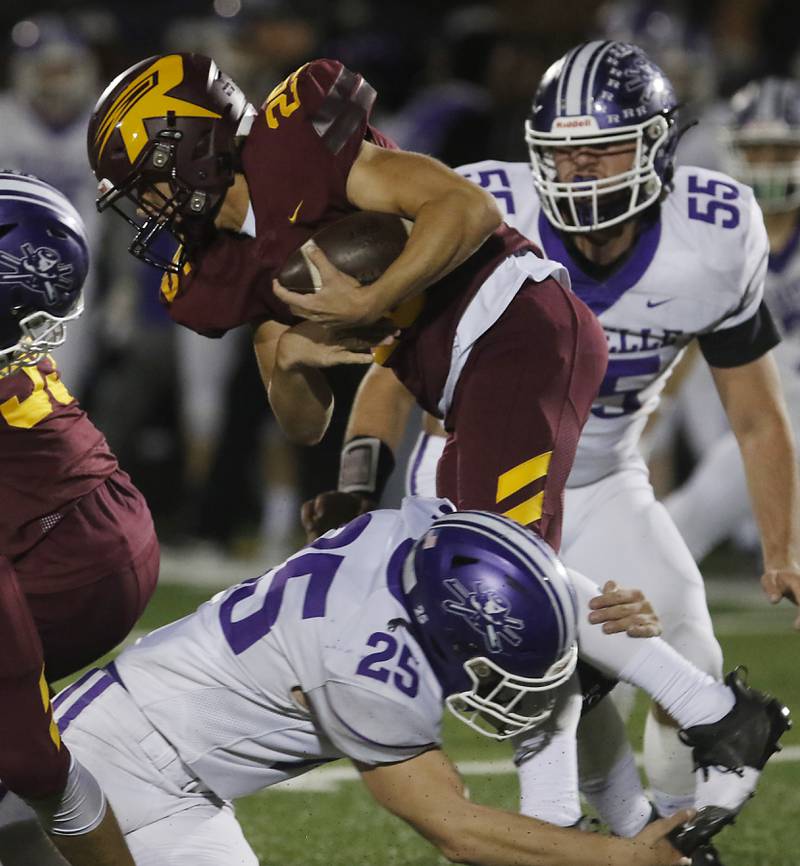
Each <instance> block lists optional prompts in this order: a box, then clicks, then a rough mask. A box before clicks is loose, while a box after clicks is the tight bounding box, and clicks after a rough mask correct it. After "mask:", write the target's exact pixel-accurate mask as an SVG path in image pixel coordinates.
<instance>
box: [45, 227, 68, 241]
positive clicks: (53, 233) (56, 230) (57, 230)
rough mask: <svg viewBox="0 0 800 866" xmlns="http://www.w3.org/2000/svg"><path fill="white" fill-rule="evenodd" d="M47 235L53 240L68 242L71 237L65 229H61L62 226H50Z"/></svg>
mask: <svg viewBox="0 0 800 866" xmlns="http://www.w3.org/2000/svg"><path fill="white" fill-rule="evenodd" d="M47 234H48V235H49V236H50V237H51V238H60V239H61V240H66V239H67V238H68V237H69V235H68V234H67V233H66V232H65V231H64V229H63V228H61V226H56V225H53V226H48V228H47Z"/></svg>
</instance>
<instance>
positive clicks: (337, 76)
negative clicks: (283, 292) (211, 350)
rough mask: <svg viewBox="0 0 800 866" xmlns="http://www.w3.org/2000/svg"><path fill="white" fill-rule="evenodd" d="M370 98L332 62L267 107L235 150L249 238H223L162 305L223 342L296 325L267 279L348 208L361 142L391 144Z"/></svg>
mask: <svg viewBox="0 0 800 866" xmlns="http://www.w3.org/2000/svg"><path fill="white" fill-rule="evenodd" d="M375 96H376V94H375V91H374V90H373V88H372V87H371V86H370V85H369V84H368V83H367V82H366V81H365V80H364V78H363V77H362V76H361V75H359V74H357V73H355V72H352V71H350V70H349V69H347V68H346V67H345V66H343V65H342V64H341V63H339V62H338V61H336V60H314V61H312V62H311V63H307V64H306V65H305V66H302V67H300V69H298V70H297V71H295V72H293V73H292V74H291V75H290V76H289V77H288V78H287V79H286V80H285V81H283V82H281V84H279V85H278V86H277V87H276V88H274V89H273V90H272V91H271V92H270V93H269V95H268V96H267V98H266V99H265V100H264V102H263V104H262V105H261V108H260V109H259V112H258V115H257V116H256V118H255V120H254V123H253V127H252V129H251V131H250V133H249V135H248V137H247V141H246V142H245V145H244V147H243V149H242V166H243V169H244V174H245V178H246V180H247V185H248V189H249V193H250V200H251V204H252V207H253V213H254V215H255V223H256V237H255V238H246V237H243V236H241V235H233V234H231V233H226V232H220V233H219V234H218V235H217V236H216V238H215V239H214V241H213V242H212V243H211V244H210V245H209V246H208V247H207V248H206V249H205V250H203V252H202V253H201V254H200V255H199V256H198V257H197V261H195V262H193V263H192V264H191V265H189V266H188V267H187V269H186V270H185V273H184V274H182V275H181V276H180V278H176V277H174V276H169V275H168V276H167V277H166V278H165V280H164V282H163V283H162V296H163V298H164V300H165V301H166V302H167V304H168V306H169V311H170V315H171V316H172V318H173V319H174V320H175V321H177V322H179V323H181V324H183V325H186V326H188V327H190V328H192V329H193V330H195V331H198V332H199V333H202V334H205V335H208V336H221V335H222V334H223V333H225V331H227V330H229V329H231V328H233V327H236V326H237V325H241V324H244V323H247V322H256V321H260V320H263V319H274V320H276V321H279V322H284V323H286V324H291V323H293V322H294V321H296V320H295V319H294V318H293V317H292V316H291V314H290V313H289V311H288V309H287V308H286V306H285V305H284V304H283V303H281V302H280V301H279V300H278V299H277V298H276V297H275V296H274V294H273V292H272V279H273V277H274V276H275V275H276V274H277V273H278V272H279V271H280V268H281V266H282V265H283V263H284V262H285V261H286V259H287V258H288V257H289V255H290V254H291V253H292V252H293V251H294V250H296V249H297V248H298V247H299V246H301V245H302V244H303V243H304V242H305V241H306V240H307V239H308V238H309V237H310V236H311V235H312V234H313V233H314V232H316V231H317V230H319V229H321V228H323V227H324V226H325V225H327V224H328V223H330V222H333V221H335V220H337V219H339V218H341V217H342V216H344V215H346V214H348V213H351V212H352V211H354V210H355V208H354V207H353V206H352V205H351V204H350V203H349V202H348V200H347V193H346V187H347V177H348V175H349V173H350V169H351V167H352V165H353V162H354V161H355V159H356V157H357V156H358V153H359V149H360V148H361V144H362V142H363V141H364V140H365V139H368V140H370V141H373V142H375V143H376V144H379V145H381V146H392V145H391V142H390V141H389V140H388V139H386V138H385V137H384V136H382V135H381V134H380V133H379V132H378V131H377V130H374V129H373V128H372V127H371V126H370V125H369V115H370V111H371V109H372V105H373V103H374V101H375Z"/></svg>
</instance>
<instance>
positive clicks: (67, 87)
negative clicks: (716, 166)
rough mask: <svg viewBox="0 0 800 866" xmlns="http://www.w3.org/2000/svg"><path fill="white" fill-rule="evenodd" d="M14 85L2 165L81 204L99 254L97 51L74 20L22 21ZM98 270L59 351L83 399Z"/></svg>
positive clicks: (12, 60)
mask: <svg viewBox="0 0 800 866" xmlns="http://www.w3.org/2000/svg"><path fill="white" fill-rule="evenodd" d="M6 39H7V41H10V43H11V44H10V46H9V51H10V55H9V70H8V71H9V76H8V79H9V86H8V89H7V90H6V91H5V92H4V93H3V94H2V95H0V130H2V134H1V135H0V168H2V169H14V170H15V171H23V172H27V173H28V174H35V175H37V176H38V177H40V178H42V179H43V180H45V181H47V182H48V183H50V184H52V185H53V186H55V187H56V188H57V189H60V190H62V191H63V192H64V194H65V195H66V196H67V197H68V198H69V199H70V200H71V201H72V202H74V204H75V207H76V208H77V210H78V212H79V213H80V215H81V217H82V218H83V221H84V223H85V225H86V231H87V234H88V237H89V244H90V250H91V253H92V256H93V258H94V257H95V254H96V253H97V252H99V249H100V243H99V232H100V230H101V226H100V222H99V219H98V217H99V214H98V213H97V211H96V209H95V206H94V200H95V186H96V185H95V181H94V178H93V177H92V175H91V172H90V171H89V170H88V165H87V162H86V124H87V123H88V121H89V114H90V111H91V108H92V105H93V102H94V99H95V97H96V94H97V87H98V82H99V78H98V70H97V63H96V61H95V58H94V55H93V53H92V51H91V49H90V48H89V47H88V45H87V44H86V43H85V41H84V40H83V39H82V37H81V35H80V34H79V33H78V32H77V31H76V30H74V29H73V28H71V27H70V26H69V25H68V24H67V22H66V21H64V20H63V19H61V18H59V17H57V16H54V15H47V16H42V17H39V18H31V19H27V20H22V21H18V22H17V23H16V24H14V26H13V27H12V28H11V30H10V34H7V35H6ZM95 275H96V270H93V271H92V273H91V274H90V275H89V277H88V279H87V280H86V285H85V289H84V295H85V297H86V314H85V315H84V317H83V319H82V320H79V321H78V322H75V324H74V325H73V327H72V329H71V333H70V339H69V341H68V342H67V343H65V345H64V346H63V347H62V348H61V349H59V350H58V351H57V352H56V357H57V359H58V361H59V365H60V367H61V369H63V370H65V371H66V373H67V375H68V377H69V380H70V382H71V383H72V388H73V390H74V391H75V393H76V394H77V396H78V397H79V398H81V397H82V396H83V395H84V392H85V387H86V381H85V380H86V376H87V374H88V372H89V370H90V367H91V364H92V361H93V358H94V356H95V351H96V339H95V330H96V322H97V307H98V304H97V299H96V297H95V295H96V289H97V282H96V279H95Z"/></svg>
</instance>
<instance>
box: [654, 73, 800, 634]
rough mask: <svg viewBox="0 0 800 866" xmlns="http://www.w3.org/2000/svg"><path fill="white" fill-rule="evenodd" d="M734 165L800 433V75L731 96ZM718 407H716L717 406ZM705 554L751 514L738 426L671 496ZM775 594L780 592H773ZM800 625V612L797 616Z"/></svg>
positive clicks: (670, 504)
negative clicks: (763, 254)
mask: <svg viewBox="0 0 800 866" xmlns="http://www.w3.org/2000/svg"><path fill="white" fill-rule="evenodd" d="M725 137H726V139H727V145H728V155H729V160H730V171H731V174H733V175H734V176H735V177H736V178H737V180H740V181H742V182H743V183H746V184H748V185H750V186H751V187H752V188H753V191H754V193H755V196H756V199H757V200H758V203H759V205H760V206H761V209H762V210H763V212H764V222H765V224H766V229H767V235H768V237H769V249H770V252H769V264H768V267H767V275H766V282H765V292H764V299H765V301H766V303H767V306H768V307H769V308H770V311H771V313H772V317H773V319H774V320H775V323H776V325H777V327H778V330H779V332H780V334H781V337H782V342H781V343H780V344H779V345H778V346H776V347H775V350H774V356H775V361H776V363H777V365H778V372H779V374H780V379H781V386H782V388H783V393H784V395H785V397H786V403H787V406H788V409H789V418H790V421H791V423H792V428H793V430H794V434H795V441H796V440H797V436H798V434H800V329H799V327H800V83H798V82H797V81H795V80H794V79H788V78H783V79H782V78H766V79H764V80H761V81H754V82H751V83H750V84H748V85H747V86H746V87H744V88H743V89H742V90H740V91H739V92H738V93H736V94H735V95H734V97H733V98H732V100H731V112H730V119H729V125H728V127H727V129H726V136H725ZM710 408H712V407H710ZM664 504H665V505H666V506H667V509H668V510H669V512H670V515H671V516H672V518H673V520H674V521H675V524H676V526H677V527H678V529H679V530H680V532H681V535H683V537H684V539H685V540H686V543H687V544H688V546H689V549H690V550H691V551H692V553H693V554H694V556H695V559H697V560H698V561H700V560H702V558H703V557H704V556H705V555H706V554H707V553H708V552H709V551H710V550H712V549H713V548H714V547H716V545H717V544H718V543H719V542H721V541H723V540H724V539H725V538H727V537H729V536H730V535H732V534H733V533H735V532H736V531H737V529H738V528H739V527H740V526H741V524H742V522H744V521H746V520H748V519H749V516H750V508H749V503H748V497H747V481H746V478H745V474H744V467H743V465H742V460H741V456H740V455H739V450H738V448H737V447H736V440H735V437H734V435H733V433H728V434H727V435H725V436H723V437H722V438H721V439H719V440H718V441H717V442H716V443H715V444H714V445H712V446H711V447H710V448H709V449H708V451H707V452H706V453H705V455H704V456H703V459H702V460H701V461H700V463H699V465H698V466H697V467H696V469H695V472H694V473H693V474H692V477H691V478H690V479H689V481H688V482H687V483H686V484H685V485H684V486H683V487H681V488H680V489H679V490H678V491H675V492H674V493H672V494H670V496H669V497H667V499H666V500H665V503H664ZM770 596H771V600H774V601H779V600H780V594H779V593H777V592H775V593H773V592H770ZM795 628H800V616H798V618H797V619H796V620H795Z"/></svg>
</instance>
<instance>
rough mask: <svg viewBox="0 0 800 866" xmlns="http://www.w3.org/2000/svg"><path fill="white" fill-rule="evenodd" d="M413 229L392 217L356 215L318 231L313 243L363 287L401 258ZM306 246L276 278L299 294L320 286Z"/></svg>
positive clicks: (313, 236) (297, 251) (312, 290)
mask: <svg viewBox="0 0 800 866" xmlns="http://www.w3.org/2000/svg"><path fill="white" fill-rule="evenodd" d="M412 225H413V223H412V222H410V221H409V220H406V219H403V218H402V217H399V216H395V215H394V214H386V213H373V212H371V211H356V212H355V213H352V214H349V215H348V216H346V217H342V219H340V220H337V221H336V222H335V223H331V224H330V225H327V226H325V228H323V229H320V230H319V231H318V232H317V233H316V234H314V235H312V239H313V241H314V243H316V245H317V246H318V247H319V248H320V249H321V250H322V252H324V253H325V255H326V256H327V257H328V258H329V259H330V260H331V262H332V264H333V265H335V266H336V267H337V268H338V269H339V270H340V271H344V273H346V274H349V275H350V276H351V277H355V278H356V279H357V280H358V281H359V283H361V284H362V285H365V284H367V283H374V282H375V280H377V279H378V277H379V276H380V275H381V274H382V273H383V272H384V271H385V270H386V269H387V268H388V267H389V265H390V264H391V263H392V262H393V261H394V260H395V259H396V258H397V257H398V256H399V255H400V253H401V252H402V250H403V247H404V246H405V245H406V240H407V239H408V234H409V232H410V231H411V226H412ZM307 244H308V241H306V243H305V244H303V246H302V247H300V248H299V249H297V250H295V251H294V252H293V253H292V254H291V255H290V256H289V258H288V259H287V260H286V263H285V264H284V266H283V268H282V269H281V272H280V274H278V280H279V281H280V283H281V285H283V286H285V287H286V288H287V289H291V290H292V291H295V292H298V293H300V294H308V293H309V292H315V291H316V290H317V289H318V288H319V287H320V286H321V285H322V281H321V280H320V276H319V271H318V270H317V268H316V267H315V266H314V264H313V263H312V262H311V260H310V259H309V258H308V255H307V254H306V246H307Z"/></svg>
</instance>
